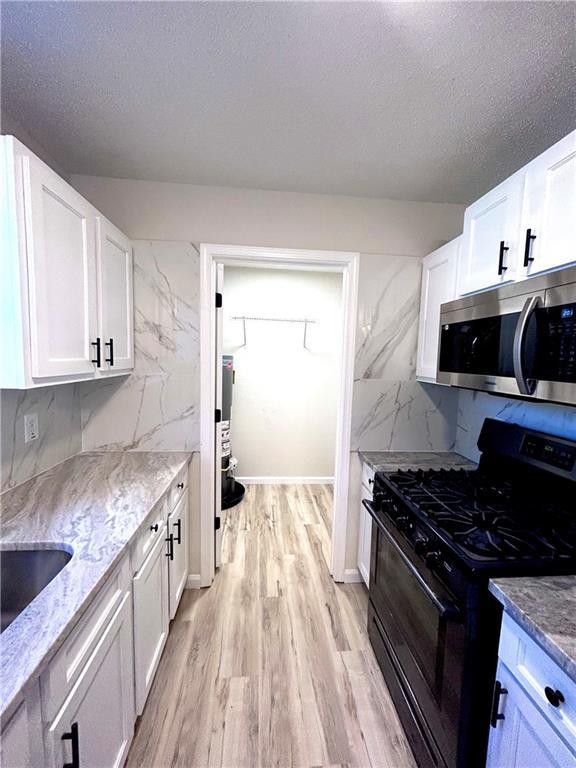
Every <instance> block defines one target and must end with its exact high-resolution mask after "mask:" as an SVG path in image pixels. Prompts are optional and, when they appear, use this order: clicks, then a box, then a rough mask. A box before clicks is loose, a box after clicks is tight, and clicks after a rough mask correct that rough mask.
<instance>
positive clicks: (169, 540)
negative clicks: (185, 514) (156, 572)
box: [166, 534, 174, 560]
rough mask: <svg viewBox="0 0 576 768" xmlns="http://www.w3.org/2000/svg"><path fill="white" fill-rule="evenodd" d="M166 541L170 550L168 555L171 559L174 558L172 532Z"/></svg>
mask: <svg viewBox="0 0 576 768" xmlns="http://www.w3.org/2000/svg"><path fill="white" fill-rule="evenodd" d="M166 541H167V543H168V552H166V557H168V558H169V559H170V560H174V536H173V535H172V534H170V535H169V536H168V537H167V538H166Z"/></svg>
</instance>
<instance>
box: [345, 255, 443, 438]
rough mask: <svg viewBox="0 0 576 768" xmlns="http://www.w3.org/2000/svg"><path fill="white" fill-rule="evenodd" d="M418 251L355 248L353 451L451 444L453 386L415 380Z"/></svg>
mask: <svg viewBox="0 0 576 768" xmlns="http://www.w3.org/2000/svg"><path fill="white" fill-rule="evenodd" d="M421 271H422V262H421V260H420V259H417V258H411V257H402V256H372V255H366V254H362V255H361V256H360V274H359V287H358V320H357V331H356V358H355V366H354V400H353V411H352V445H351V449H352V450H353V451H358V450H364V451H384V450H397V451H418V450H422V451H425V450H432V451H443V450H452V448H453V445H454V432H455V428H456V403H457V393H456V392H454V391H453V390H450V389H448V388H447V387H438V386H434V385H424V384H420V383H419V382H417V381H416V380H415V375H416V345H417V341H418V315H419V311H420V279H421Z"/></svg>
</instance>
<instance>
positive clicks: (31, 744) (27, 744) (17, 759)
mask: <svg viewBox="0 0 576 768" xmlns="http://www.w3.org/2000/svg"><path fill="white" fill-rule="evenodd" d="M44 763H45V759H44V749H43V743H42V716H41V711H40V689H39V686H38V683H36V685H35V686H34V687H33V688H32V689H31V690H29V691H28V692H27V693H26V698H25V699H24V701H23V702H22V703H21V704H20V706H19V707H18V709H17V710H16V712H15V713H14V714H13V715H12V717H11V718H10V720H9V721H8V723H7V724H6V725H4V724H2V734H1V736H0V765H1V766H2V768H37V766H39V765H44Z"/></svg>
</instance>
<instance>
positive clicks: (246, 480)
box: [236, 477, 334, 485]
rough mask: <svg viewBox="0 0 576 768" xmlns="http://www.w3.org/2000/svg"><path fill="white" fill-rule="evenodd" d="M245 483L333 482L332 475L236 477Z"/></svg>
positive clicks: (311, 483)
mask: <svg viewBox="0 0 576 768" xmlns="http://www.w3.org/2000/svg"><path fill="white" fill-rule="evenodd" d="M236 480H238V481H239V482H241V483H244V484H246V485H327V484H332V483H334V478H333V477H237V478H236Z"/></svg>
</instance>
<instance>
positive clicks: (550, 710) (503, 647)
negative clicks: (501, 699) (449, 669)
mask: <svg viewBox="0 0 576 768" xmlns="http://www.w3.org/2000/svg"><path fill="white" fill-rule="evenodd" d="M498 655H499V656H500V658H501V659H502V661H503V662H504V663H505V664H506V666H507V667H508V669H510V670H511V672H512V674H513V675H514V677H515V678H516V680H517V681H518V683H519V684H520V685H521V686H522V688H523V689H524V690H525V691H526V693H527V694H528V695H529V696H530V698H531V699H532V701H533V702H534V703H535V704H536V706H537V707H538V708H539V709H540V711H541V712H543V713H544V715H545V716H546V718H547V719H548V721H549V722H550V723H552V724H553V726H554V728H555V729H556V730H557V731H558V733H560V735H561V736H562V737H563V738H564V739H565V740H566V741H567V742H568V743H569V744H576V681H574V680H572V679H571V678H570V677H569V676H568V675H567V674H566V673H565V672H564V671H563V670H562V669H561V668H560V667H559V666H558V665H557V664H556V662H555V661H553V659H551V658H550V656H548V654H547V653H546V651H544V650H543V649H542V648H541V647H540V646H539V645H538V643H537V642H536V641H535V640H533V639H532V638H531V637H530V636H529V635H528V634H527V633H526V632H525V631H524V630H523V629H522V627H520V626H519V625H518V624H517V623H516V622H515V621H514V619H512V618H511V617H510V616H509V615H508V614H506V613H504V615H503V617H502V631H501V634H500V648H499V651H498ZM546 687H549V688H551V689H552V690H553V691H560V692H561V693H562V696H563V697H564V701H563V702H561V703H560V705H559V706H557V707H555V706H553V705H552V704H551V703H550V702H549V701H548V699H547V697H546V694H545V688H546Z"/></svg>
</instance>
